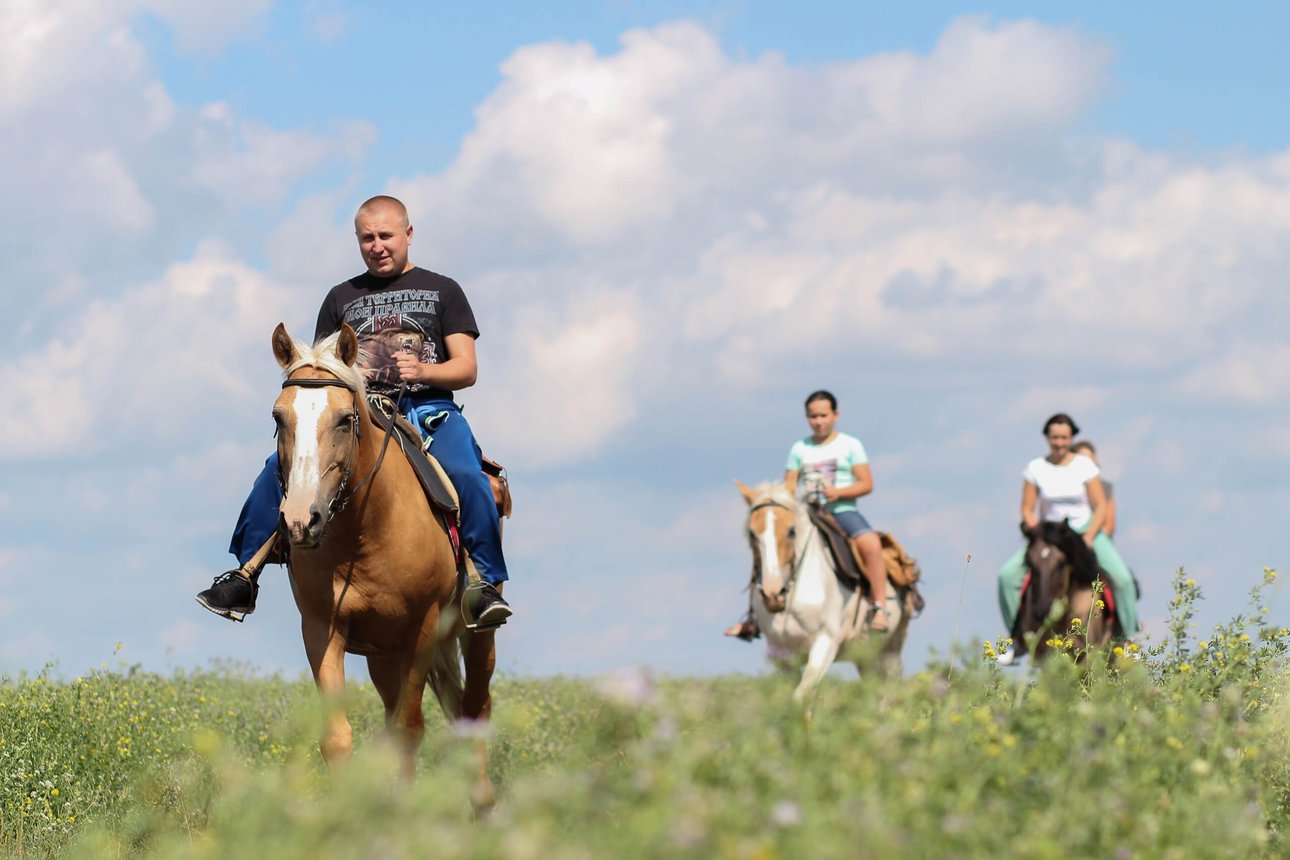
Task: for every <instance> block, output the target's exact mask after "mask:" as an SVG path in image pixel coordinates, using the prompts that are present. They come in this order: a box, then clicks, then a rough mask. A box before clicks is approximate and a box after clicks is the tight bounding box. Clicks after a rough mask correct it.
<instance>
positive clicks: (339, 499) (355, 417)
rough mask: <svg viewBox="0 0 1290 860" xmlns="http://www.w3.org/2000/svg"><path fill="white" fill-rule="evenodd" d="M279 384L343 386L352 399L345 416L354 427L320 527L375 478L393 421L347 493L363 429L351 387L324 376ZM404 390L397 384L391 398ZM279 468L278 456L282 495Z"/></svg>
mask: <svg viewBox="0 0 1290 860" xmlns="http://www.w3.org/2000/svg"><path fill="white" fill-rule="evenodd" d="M282 388H283V390H286V389H288V388H343V389H345V390H346V391H348V392H349V393H350V396H351V397H353V399H354V405H353V408H352V409H351V410H350V415H349V420H350V422H351V423H352V425H353V428H354V435H353V439H352V440H351V442H350V446H349V456H347V457H346V458H345V467H344V471H342V472H341V476H340V486H338V487H337V488H336V495H335V496H333V497H332V500H331V502H329V503H328V505H327V522H326V523H323V527H324V528H326V526H327V523H330V522H331V520H332V518H333V517H335V516H336V514H338V513H340V512H341V511H343V510H344V509H345V505H347V504H349V500H350V499H351V498H353V497H354V496H356V495H357V494H358V491H359V490H361V489H362V488H363V487H365V486H366V485H367V484H368V482H370V481H371V480H372V479H373V478H375V477H376V473H377V472H378V471H380V469H381V463H382V461H384V460H385V450H386V448H388V447H389V445H390V437H391V436H392V435H393V434H394V422H393V421H391V422H390V427H389V430H387V431H386V433H385V441H384V442H382V443H381V453H380V455H379V456H377V458H376V463H375V464H374V465H373V466H372V471H371V472H369V473H368V474H367V476H366V477H365V478H363V480H361V481H359V482H358V483H357V484H355V485H354V488H353V489H352V490H350V491H349V492H348V493H347V492H345V489H346V487H347V486H348V485H349V480H350V478H351V477H352V475H353V471H354V460H355V459H356V457H357V456H358V443H359V438H360V436H361V435H362V432H363V429H362V425H363V421H362V417H361V415H360V414H359V411H358V392H356V391H354V390H353V389H352V388H350V387H349V386H348V385H346V384H345V383H344V382H342V381H341V380H339V379H327V378H325V377H305V378H303V379H286V380H283V382H282ZM406 390H407V383H406V382H405V383H403V384H402V385H400V386H399V393H398V395H397V396H396V397H395V399H394V402H395V403H398V402H399V401H400V400H402V399H403V393H404V392H405V391H406ZM282 469H283V464H282V462H281V459H279V462H278V484H279V485H280V486H281V487H282V492H283V494H284V495H285V494H286V492H287V479H286V477H285V476H284V475H283V473H282Z"/></svg>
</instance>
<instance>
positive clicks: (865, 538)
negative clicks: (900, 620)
mask: <svg viewBox="0 0 1290 860" xmlns="http://www.w3.org/2000/svg"><path fill="white" fill-rule="evenodd" d="M851 543H852V545H853V546H854V547H855V550H856V555H858V556H860V561H861V563H862V564H863V565H864V575H865V579H867V580H869V596H870V597H871V598H872V600H873V605H874V606H876V607H878V609H879V611H878V612H877V613H876V614H875V615H874V617H873V621H871V622H870V624H869V629H870V630H877V631H879V632H882V631H885V630H886V629H887V609H886V607H887V563H886V562H885V561H884V560H883V557H882V541H880V540H879V539H878V533H877V532H865V533H864V534H861V535H856V536H855V537H854V538H852V539H851Z"/></svg>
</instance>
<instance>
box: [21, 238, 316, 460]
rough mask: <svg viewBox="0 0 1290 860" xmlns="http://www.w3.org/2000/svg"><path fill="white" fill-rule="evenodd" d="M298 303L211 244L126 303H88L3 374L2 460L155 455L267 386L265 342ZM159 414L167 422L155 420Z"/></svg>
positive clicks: (268, 369)
mask: <svg viewBox="0 0 1290 860" xmlns="http://www.w3.org/2000/svg"><path fill="white" fill-rule="evenodd" d="M293 298H294V297H293V296H292V294H291V292H290V291H289V290H287V289H285V288H283V287H281V286H279V285H277V284H274V283H272V282H270V281H268V280H266V279H265V278H264V277H263V276H262V275H260V274H259V273H258V272H256V271H255V270H253V269H250V268H249V267H247V266H246V265H245V264H243V263H242V262H240V261H238V260H237V259H235V258H234V257H233V256H232V255H231V254H230V251H229V249H228V248H227V247H225V246H223V245H221V244H219V243H216V242H209V243H205V244H203V245H202V246H200V247H199V248H198V250H197V253H196V254H195V256H194V257H193V258H192V259H190V260H187V261H185V262H181V263H176V264H175V265H173V266H171V267H170V268H169V269H168V270H167V271H166V273H165V274H164V275H163V276H162V277H161V278H160V279H159V280H157V281H155V282H153V283H149V284H142V285H139V286H137V287H136V288H135V289H133V290H132V291H131V292H130V293H129V294H128V295H127V296H125V297H124V298H122V299H119V300H110V299H103V300H99V301H95V302H92V303H90V304H89V306H88V307H87V308H86V309H85V310H84V312H83V313H82V314H81V315H80V316H79V317H78V318H75V319H71V320H67V321H66V325H64V326H63V327H61V328H60V329H59V331H58V332H57V334H56V335H54V336H52V337H50V338H49V339H48V340H47V341H46V342H44V343H43V344H42V345H40V346H39V347H37V348H36V349H34V350H32V351H31V352H28V353H26V354H24V355H21V356H19V357H18V358H17V359H16V360H13V361H7V362H4V363H3V364H0V374H3V375H4V376H5V378H7V379H12V380H14V388H15V395H16V396H15V406H14V408H13V409H10V410H6V411H5V413H4V415H3V416H0V428H3V432H4V436H5V438H6V440H8V441H9V442H10V444H8V445H6V447H5V450H4V452H3V454H0V456H2V457H4V458H5V459H7V460H27V459H31V458H41V457H50V456H54V455H63V456H66V455H67V454H68V453H69V452H71V451H75V452H79V454H80V455H82V456H88V455H93V454H95V453H98V452H100V451H102V450H105V449H112V448H114V447H117V446H121V445H124V444H126V443H131V444H134V445H140V444H147V443H149V442H153V443H155V442H156V441H157V440H160V439H174V438H176V437H182V436H183V435H184V434H186V433H188V432H190V430H191V429H192V428H191V427H190V426H189V425H188V423H187V422H188V421H189V420H193V419H194V418H195V417H196V416H197V415H200V414H201V410H199V409H197V407H199V406H201V407H202V409H209V408H210V407H209V404H211V403H212V402H224V403H227V402H229V401H233V402H234V403H238V402H241V403H242V404H243V405H245V403H246V401H247V400H248V399H249V398H250V394H251V392H252V391H254V390H255V386H254V385H253V382H252V380H254V379H256V378H257V376H256V371H257V370H258V371H259V376H260V377H265V378H271V377H272V365H271V363H270V362H271V359H270V358H269V350H268V346H267V344H268V339H269V332H271V331H272V328H273V325H274V324H275V323H276V322H277V321H278V320H280V319H282V318H283V316H284V314H286V313H287V312H288V311H289V310H290V309H291V307H292V305H293ZM256 356H263V359H262V360H260V361H256V360H255V357H256ZM261 368H262V369H261ZM162 403H164V404H166V406H167V407H168V413H167V414H168V415H170V416H173V417H172V418H171V419H169V420H157V417H158V408H159V406H160V404H162ZM69 410H70V411H69ZM175 410H178V411H177V412H176V411H175ZM190 416H191V418H190ZM87 427H88V428H92V429H93V432H92V433H89V434H88V435H87V434H86V432H85V428H87Z"/></svg>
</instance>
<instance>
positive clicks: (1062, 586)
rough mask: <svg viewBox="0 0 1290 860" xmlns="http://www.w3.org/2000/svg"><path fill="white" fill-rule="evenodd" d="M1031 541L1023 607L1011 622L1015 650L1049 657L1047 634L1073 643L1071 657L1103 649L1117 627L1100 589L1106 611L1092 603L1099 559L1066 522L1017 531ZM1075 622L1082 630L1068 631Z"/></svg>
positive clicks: (1106, 596) (1109, 603)
mask: <svg viewBox="0 0 1290 860" xmlns="http://www.w3.org/2000/svg"><path fill="white" fill-rule="evenodd" d="M1021 532H1022V534H1024V535H1025V536H1026V537H1027V539H1028V541H1029V543H1028V544H1027V546H1026V569H1027V570H1028V571H1029V574H1028V576H1027V577H1026V583H1025V585H1024V586H1022V591H1021V603H1020V605H1019V607H1018V609H1017V620H1016V621H1015V622H1014V624H1013V631H1012V640H1013V648H1015V649H1017V653H1025V652H1026V651H1027V650H1028V649H1030V648H1031V645H1030V644H1029V643H1030V642H1031V641H1033V652H1034V657H1035V659H1036V660H1038V659H1040V658H1042V657H1045V656H1047V654H1048V652H1049V650H1050V649H1049V645H1048V639H1049V638H1050V635H1053V634H1055V635H1057V636H1062V637H1065V636H1067V635H1068V631H1070V632H1069V635H1070V636H1071V638H1073V639H1074V640H1075V642H1074V653H1075V654H1077V655H1082V654H1083V653H1084V652H1085V650H1086V648H1087V647H1088V646H1090V645H1105V644H1106V643H1108V642H1110V641H1111V637H1112V635H1113V634H1114V632H1115V630H1117V629H1118V625H1117V623H1116V622H1115V620H1114V619H1115V613H1114V611H1113V609H1112V607H1113V606H1114V604H1113V603H1112V601H1113V599H1114V597H1113V596H1112V595H1111V593H1110V592H1109V591H1103V598H1102V600H1103V603H1104V604H1105V607H1106V608H1105V609H1099V608H1097V607H1096V606H1095V605H1094V601H1093V583H1094V582H1096V581H1097V580H1099V579H1101V580H1102V582H1103V583H1105V582H1106V579H1105V577H1104V576H1103V575H1102V569H1101V568H1100V567H1099V566H1098V563H1097V556H1096V555H1094V554H1093V550H1092V548H1090V547H1089V545H1088V544H1086V543H1085V542H1084V538H1083V536H1081V535H1080V534H1079V532H1077V531H1075V530H1074V529H1073V528H1071V527H1070V523H1068V522H1067V521H1066V520H1062V521H1061V522H1056V523H1053V522H1044V523H1040V524H1039V525H1038V526H1036V527H1034V528H1032V529H1027V528H1026V526H1025V525H1024V524H1023V525H1022V528H1021ZM1076 618H1078V619H1079V620H1080V622H1081V623H1080V626H1079V627H1077V628H1075V629H1074V630H1071V622H1072V621H1073V620H1074V619H1076Z"/></svg>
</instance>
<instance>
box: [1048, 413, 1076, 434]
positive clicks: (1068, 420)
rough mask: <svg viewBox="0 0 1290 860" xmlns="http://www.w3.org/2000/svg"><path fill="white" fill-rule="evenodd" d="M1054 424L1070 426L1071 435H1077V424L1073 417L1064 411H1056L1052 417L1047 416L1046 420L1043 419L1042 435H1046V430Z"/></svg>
mask: <svg viewBox="0 0 1290 860" xmlns="http://www.w3.org/2000/svg"><path fill="white" fill-rule="evenodd" d="M1054 424H1065V425H1066V426H1067V427H1069V428H1071V435H1072V436H1078V435H1079V425H1077V424H1076V423H1075V419H1074V418H1072V417H1070V416H1069V415H1067V414H1066V413H1065V412H1058V413H1057V414H1056V415H1054V416H1053V417H1052V418H1049V419H1048V420H1047V421H1045V422H1044V435H1045V436H1047V435H1048V430H1049V429H1050V428H1051V427H1052V426H1053V425H1054Z"/></svg>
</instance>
